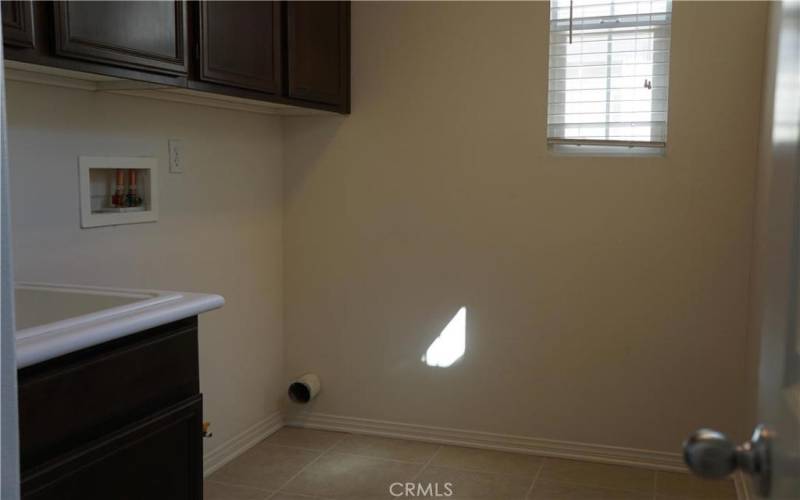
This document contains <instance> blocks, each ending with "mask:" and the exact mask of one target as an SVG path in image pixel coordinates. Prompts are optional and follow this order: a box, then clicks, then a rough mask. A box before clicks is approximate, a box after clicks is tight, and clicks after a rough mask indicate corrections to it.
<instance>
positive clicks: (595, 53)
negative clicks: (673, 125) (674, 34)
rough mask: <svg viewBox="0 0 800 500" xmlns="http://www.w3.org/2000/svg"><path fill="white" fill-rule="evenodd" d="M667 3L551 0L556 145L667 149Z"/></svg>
mask: <svg viewBox="0 0 800 500" xmlns="http://www.w3.org/2000/svg"><path fill="white" fill-rule="evenodd" d="M671 18H672V5H671V2H670V1H669V0H641V1H636V0H551V2H550V74H549V89H548V111H547V137H548V141H549V142H551V143H567V144H569V143H574V144H596V145H623V146H652V147H663V146H664V145H665V143H666V140H667V95H668V91H667V90H668V84H669V43H670V23H671Z"/></svg>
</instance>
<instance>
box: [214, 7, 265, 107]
mask: <svg viewBox="0 0 800 500" xmlns="http://www.w3.org/2000/svg"><path fill="white" fill-rule="evenodd" d="M279 6H280V4H279V3H278V2H232V1H212V2H202V3H201V5H200V79H201V80H203V81H207V82H213V83H219V84H223V85H230V86H234V87H241V88H245V89H252V90H260V91H263V92H269V93H277V92H279V91H280V73H281V72H280V67H281V63H280V60H281V59H280V57H281V50H280V47H281V22H280V7H279Z"/></svg>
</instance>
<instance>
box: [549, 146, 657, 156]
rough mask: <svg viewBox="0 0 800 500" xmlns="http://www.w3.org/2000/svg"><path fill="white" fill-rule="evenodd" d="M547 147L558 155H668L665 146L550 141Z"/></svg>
mask: <svg viewBox="0 0 800 500" xmlns="http://www.w3.org/2000/svg"><path fill="white" fill-rule="evenodd" d="M547 149H548V150H549V151H550V152H551V153H552V154H554V155H557V156H649V157H664V156H666V149H667V148H666V147H665V146H658V147H653V146H620V145H598V144H561V143H555V144H554V143H549V144H548V145H547Z"/></svg>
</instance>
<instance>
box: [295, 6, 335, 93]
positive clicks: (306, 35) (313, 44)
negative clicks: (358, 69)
mask: <svg viewBox="0 0 800 500" xmlns="http://www.w3.org/2000/svg"><path fill="white" fill-rule="evenodd" d="M286 8H287V16H286V18H287V44H288V46H287V57H288V72H289V75H288V76H289V78H288V81H289V88H288V95H289V97H292V98H295V99H303V100H308V101H314V102H320V103H324V104H332V105H336V106H340V107H342V108H348V107H349V80H350V74H349V73H350V65H349V60H350V30H349V18H350V4H349V3H348V2H289V3H288V4H287V7H286Z"/></svg>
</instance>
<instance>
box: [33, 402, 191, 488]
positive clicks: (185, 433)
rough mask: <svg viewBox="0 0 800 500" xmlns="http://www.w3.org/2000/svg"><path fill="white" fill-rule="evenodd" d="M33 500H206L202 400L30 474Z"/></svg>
mask: <svg viewBox="0 0 800 500" xmlns="http://www.w3.org/2000/svg"><path fill="white" fill-rule="evenodd" d="M22 498H23V499H31V500H34V499H35V500H45V499H46V500H51V499H52V500H56V499H59V500H95V499H96V500H101V499H102V500H108V499H115V500H145V499H148V500H157V499H164V500H167V499H170V500H202V498H203V463H202V397H201V396H200V395H197V396H195V397H193V398H191V399H189V400H187V401H185V402H183V403H180V404H178V405H175V406H172V407H170V408H167V409H165V410H164V411H161V412H159V413H157V414H155V415H152V416H150V417H148V418H146V419H143V420H141V421H139V422H137V423H136V424H133V425H130V426H128V427H126V428H124V429H122V430H120V431H119V432H116V433H113V434H111V435H109V436H107V437H105V438H103V439H100V440H98V441H96V442H94V443H92V444H90V445H88V446H86V447H83V448H81V449H79V450H76V451H74V452H72V453H69V454H68V455H65V456H62V457H59V458H58V459H55V460H53V461H51V462H48V463H45V464H43V465H42V466H40V467H38V468H37V469H35V470H33V471H24V472H23V478H22Z"/></svg>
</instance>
